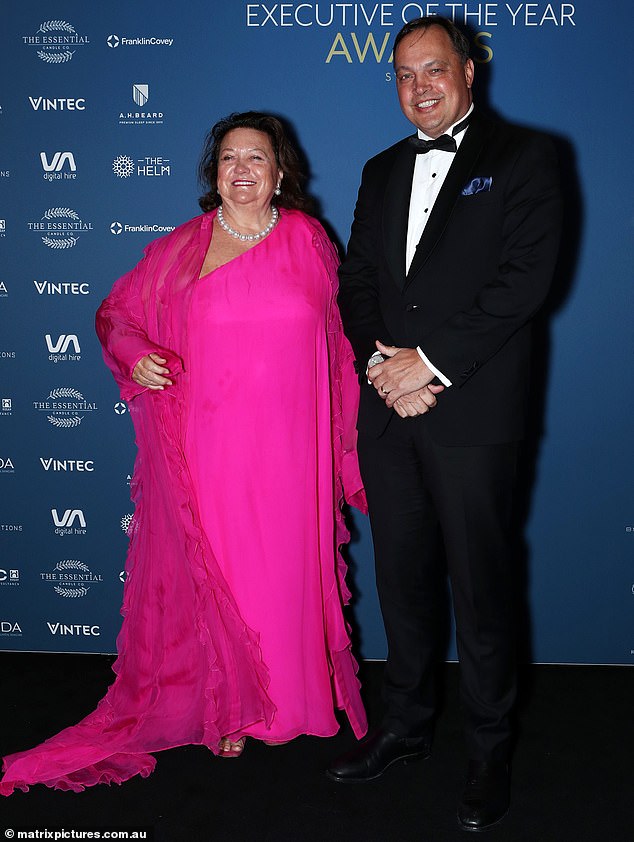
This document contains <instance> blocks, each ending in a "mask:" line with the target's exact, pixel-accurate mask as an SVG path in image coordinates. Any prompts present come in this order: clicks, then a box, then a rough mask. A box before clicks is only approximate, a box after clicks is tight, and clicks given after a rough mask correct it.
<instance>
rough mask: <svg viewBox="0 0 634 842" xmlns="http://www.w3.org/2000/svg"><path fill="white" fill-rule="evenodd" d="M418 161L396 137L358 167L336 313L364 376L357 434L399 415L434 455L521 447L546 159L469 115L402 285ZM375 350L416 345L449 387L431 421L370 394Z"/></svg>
mask: <svg viewBox="0 0 634 842" xmlns="http://www.w3.org/2000/svg"><path fill="white" fill-rule="evenodd" d="M415 158H416V154H415V152H414V150H413V148H412V147H411V145H410V144H409V143H408V141H407V139H405V140H402V141H400V142H399V143H396V144H395V145H394V146H392V147H390V148H389V149H386V150H385V151H384V152H381V153H380V154H379V155H377V156H376V157H375V158H372V159H371V160H370V161H369V162H368V163H367V164H366V166H365V168H364V170H363V176H362V182H361V187H360V189H359V197H358V201H357V206H356V209H355V217H354V222H353V225H352V233H351V237H350V242H349V245H348V253H347V256H346V259H345V260H344V262H343V264H342V266H341V270H340V292H339V306H340V308H341V314H342V318H343V323H344V327H345V330H346V333H347V335H348V338H349V339H350V341H351V343H352V346H353V349H354V352H355V356H356V358H357V364H358V368H359V371H360V372H361V375H360V380H361V406H360V411H359V429H360V430H361V429H364V430H365V431H367V432H369V433H370V434H373V435H380V434H381V433H382V432H383V430H384V429H385V427H386V425H387V423H388V421H389V420H390V419H394V418H396V422H397V423H414V424H416V423H417V424H426V425H428V429H429V432H430V434H431V435H432V436H433V438H434V439H435V440H436V441H437V442H438V443H439V444H443V445H479V444H494V443H500V442H508V441H516V440H519V439H520V438H522V436H523V433H524V419H525V414H526V400H527V388H528V369H529V357H530V332H531V326H530V322H531V318H532V316H533V315H534V314H535V312H536V311H537V310H538V308H539V307H540V305H541V304H542V302H543V300H544V298H545V296H546V293H547V291H548V287H549V284H550V281H551V278H552V275H553V270H554V266H555V261H556V255H557V247H558V241H559V232H560V219H561V196H560V190H559V179H558V170H557V160H556V155H555V151H554V148H553V146H552V143H551V142H550V140H549V139H548V138H546V137H545V136H544V135H541V134H538V133H537V132H532V131H529V130H526V129H522V128H519V127H516V126H511V125H509V124H505V123H501V122H496V121H493V120H491V119H489V118H488V117H485V116H483V115H480V114H479V113H478V112H477V111H476V112H474V113H473V115H472V118H471V122H470V124H469V127H468V129H467V132H466V135H465V136H464V138H463V140H462V143H461V144H460V147H459V149H458V152H457V153H456V155H455V160H454V161H453V163H452V165H451V167H450V169H449V173H448V175H447V178H446V180H445V183H444V184H443V186H442V189H441V191H440V193H439V195H438V198H437V200H436V203H435V204H434V207H433V210H432V212H431V213H430V216H429V219H428V221H427V225H426V227H425V230H424V232H423V236H422V237H421V240H420V243H419V244H418V247H417V250H416V254H415V257H414V260H413V261H412V265H411V267H410V271H409V272H408V273H407V275H406V273H405V243H406V236H407V221H408V214H409V202H410V193H411V185H412V176H413V172H414V163H415ZM489 179H490V181H489ZM469 185H470V186H469ZM376 339H380V340H381V341H382V342H385V343H386V344H388V345H396V346H398V347H406V348H414V347H416V346H420V347H421V348H422V350H423V351H424V353H425V354H426V355H427V357H428V359H429V360H430V361H431V362H432V363H433V365H434V366H435V367H436V368H438V369H439V370H440V371H442V372H443V374H444V375H445V376H447V377H448V378H449V379H450V380H451V381H452V383H453V385H452V386H451V387H449V388H448V389H445V391H444V392H442V393H441V394H440V395H439V396H438V405H437V406H436V407H435V408H434V409H433V410H432V411H431V412H429V413H427V414H425V415H423V416H420V417H417V418H415V419H405V420H404V421H402V420H401V419H400V418H398V417H397V416H396V413H395V411H394V410H393V409H388V408H387V407H386V406H385V404H384V401H383V400H381V398H380V397H379V396H378V395H377V394H376V390H375V389H374V388H373V387H372V386H369V385H367V380H366V378H365V376H364V372H365V367H366V364H367V360H368V359H369V357H370V356H371V354H372V353H373V352H374V351H375V350H376V347H375V344H374V342H375V340H376Z"/></svg>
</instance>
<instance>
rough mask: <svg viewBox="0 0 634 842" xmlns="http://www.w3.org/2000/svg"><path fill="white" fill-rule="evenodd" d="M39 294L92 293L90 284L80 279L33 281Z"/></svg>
mask: <svg viewBox="0 0 634 842" xmlns="http://www.w3.org/2000/svg"><path fill="white" fill-rule="evenodd" d="M33 283H34V285H35V289H36V290H37V294H38V295H90V284H88V283H86V282H85V281H84V282H81V283H80V282H79V281H62V282H60V283H55V282H53V281H35V280H34V281H33Z"/></svg>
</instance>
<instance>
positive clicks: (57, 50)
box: [22, 20, 90, 64]
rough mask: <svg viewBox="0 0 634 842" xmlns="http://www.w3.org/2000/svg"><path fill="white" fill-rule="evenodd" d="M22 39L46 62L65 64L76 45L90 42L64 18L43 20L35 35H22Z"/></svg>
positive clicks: (71, 56) (72, 54)
mask: <svg viewBox="0 0 634 842" xmlns="http://www.w3.org/2000/svg"><path fill="white" fill-rule="evenodd" d="M22 41H23V43H24V44H26V46H27V47H35V48H36V50H35V52H36V55H37V57H38V58H39V59H40V61H43V62H45V63H46V64H65V63H66V62H68V61H71V59H72V58H73V56H74V55H75V53H76V52H77V48H78V47H83V46H85V45H86V44H89V43H90V41H89V40H88V38H87V37H86V36H85V35H78V33H77V30H76V29H75V27H74V26H73V25H72V24H71V23H68V22H67V21H65V20H47V21H44V23H42V24H41V25H40V28H39V29H38V30H37V32H36V33H35V35H23V36H22Z"/></svg>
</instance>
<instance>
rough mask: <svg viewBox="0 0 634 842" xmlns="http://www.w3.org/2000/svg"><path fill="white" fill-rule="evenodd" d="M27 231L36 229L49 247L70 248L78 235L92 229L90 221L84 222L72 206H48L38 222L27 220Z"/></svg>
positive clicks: (75, 242)
mask: <svg viewBox="0 0 634 842" xmlns="http://www.w3.org/2000/svg"><path fill="white" fill-rule="evenodd" d="M27 224H28V228H29V231H37V232H38V233H39V234H40V235H41V239H42V242H43V243H44V245H45V246H48V247H49V248H50V249H70V248H73V247H74V246H75V245H76V244H77V241H78V240H79V235H80V234H83V233H85V232H86V231H92V223H91V222H84V221H83V220H82V219H80V217H79V214H78V213H77V212H76V211H74V210H73V209H72V208H49V209H48V210H47V211H45V212H44V214H43V215H42V218H41V219H40V221H39V222H29V223H27Z"/></svg>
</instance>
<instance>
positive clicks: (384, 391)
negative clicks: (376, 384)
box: [381, 386, 390, 395]
mask: <svg viewBox="0 0 634 842" xmlns="http://www.w3.org/2000/svg"><path fill="white" fill-rule="evenodd" d="M381 391H382V392H383V394H384V395H389V394H390V393H389V392H387V391H386V390H385V389H384V388H383V386H381Z"/></svg>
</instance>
